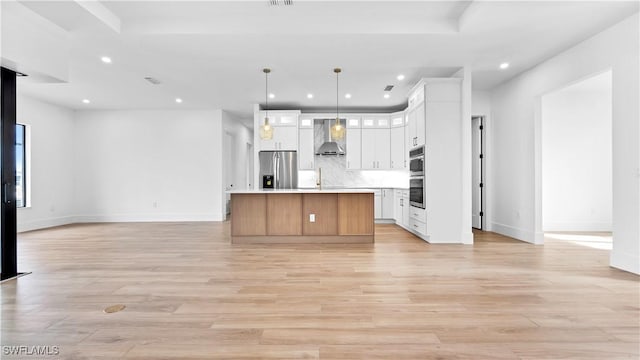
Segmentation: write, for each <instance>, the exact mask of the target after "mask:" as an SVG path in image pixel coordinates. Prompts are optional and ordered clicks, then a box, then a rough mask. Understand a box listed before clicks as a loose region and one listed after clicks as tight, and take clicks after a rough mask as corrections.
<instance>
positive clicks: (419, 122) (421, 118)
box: [415, 102, 426, 146]
mask: <svg viewBox="0 0 640 360" xmlns="http://www.w3.org/2000/svg"><path fill="white" fill-rule="evenodd" d="M425 122H426V120H425V104H424V102H422V103H420V104H419V105H418V107H416V135H415V136H416V146H421V145H424V138H425Z"/></svg>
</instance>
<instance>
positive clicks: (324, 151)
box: [316, 119, 345, 156]
mask: <svg viewBox="0 0 640 360" xmlns="http://www.w3.org/2000/svg"><path fill="white" fill-rule="evenodd" d="M335 121H336V120H335V119H323V120H322V130H323V131H324V143H323V144H322V145H321V146H320V148H319V149H318V152H316V155H325V156H332V155H335V156H338V155H344V154H345V152H344V149H343V148H342V147H341V146H340V145H338V143H337V142H335V141H333V139H332V138H331V126H332V125H333V124H334V123H335ZM340 121H341V122H342V123H343V124H345V122H344V120H343V119H340Z"/></svg>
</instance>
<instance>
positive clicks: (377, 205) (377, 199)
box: [373, 189, 382, 220]
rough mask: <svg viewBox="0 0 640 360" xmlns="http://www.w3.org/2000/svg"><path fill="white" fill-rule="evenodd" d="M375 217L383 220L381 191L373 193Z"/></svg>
mask: <svg viewBox="0 0 640 360" xmlns="http://www.w3.org/2000/svg"><path fill="white" fill-rule="evenodd" d="M373 217H374V218H375V219H376V220H378V219H382V191H381V190H380V189H377V190H374V192H373Z"/></svg>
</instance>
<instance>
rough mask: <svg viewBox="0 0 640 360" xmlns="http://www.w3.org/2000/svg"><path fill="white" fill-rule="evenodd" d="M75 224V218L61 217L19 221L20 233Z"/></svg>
mask: <svg viewBox="0 0 640 360" xmlns="http://www.w3.org/2000/svg"><path fill="white" fill-rule="evenodd" d="M74 222H75V217H74V216H61V217H55V218H47V219H39V220H31V221H18V224H17V225H18V232H19V233H21V232H25V231H32V230H40V229H46V228H50V227H55V226H62V225H69V224H73V223H74Z"/></svg>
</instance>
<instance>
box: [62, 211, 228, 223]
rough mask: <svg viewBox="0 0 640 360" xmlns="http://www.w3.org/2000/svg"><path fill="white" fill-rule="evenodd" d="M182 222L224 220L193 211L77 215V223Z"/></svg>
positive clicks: (218, 216) (217, 216)
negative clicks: (190, 212)
mask: <svg viewBox="0 0 640 360" xmlns="http://www.w3.org/2000/svg"><path fill="white" fill-rule="evenodd" d="M173 221H176V222H181V221H224V217H223V215H222V214H221V213H218V214H214V213H192V214H188V213H187V214H171V213H165V214H149V213H137V214H112V215H81V216H76V217H75V222H77V223H88V222H173Z"/></svg>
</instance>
